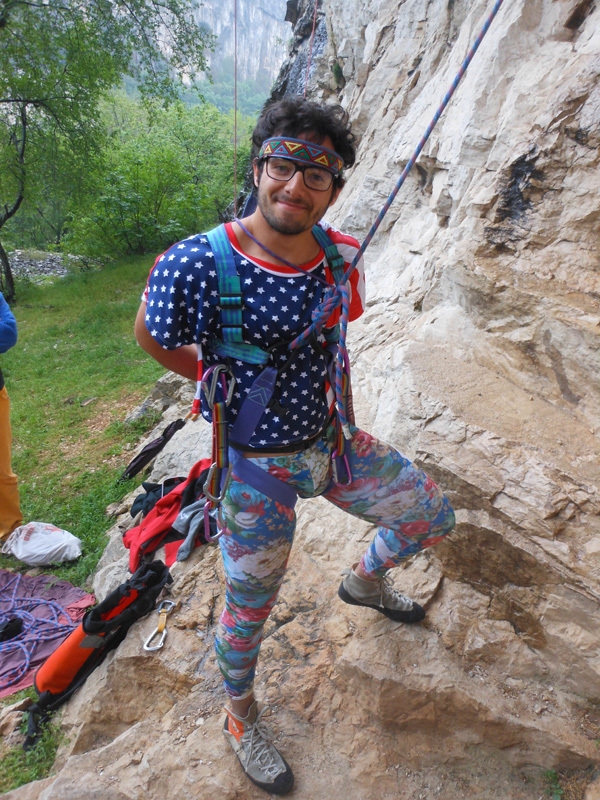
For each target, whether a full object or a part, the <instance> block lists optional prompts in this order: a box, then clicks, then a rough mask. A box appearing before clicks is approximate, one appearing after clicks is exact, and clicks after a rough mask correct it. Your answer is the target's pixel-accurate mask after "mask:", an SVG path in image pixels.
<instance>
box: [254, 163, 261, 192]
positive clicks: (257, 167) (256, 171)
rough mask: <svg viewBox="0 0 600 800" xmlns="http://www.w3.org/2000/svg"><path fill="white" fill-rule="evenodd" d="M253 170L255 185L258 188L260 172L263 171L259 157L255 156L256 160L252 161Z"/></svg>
mask: <svg viewBox="0 0 600 800" xmlns="http://www.w3.org/2000/svg"><path fill="white" fill-rule="evenodd" d="M252 171H253V173H254V185H255V186H256V188H257V189H258V182H259V181H260V174H261V172H262V168H261V166H260V164H259V161H258V159H257V158H255V159H254V161H253V162H252Z"/></svg>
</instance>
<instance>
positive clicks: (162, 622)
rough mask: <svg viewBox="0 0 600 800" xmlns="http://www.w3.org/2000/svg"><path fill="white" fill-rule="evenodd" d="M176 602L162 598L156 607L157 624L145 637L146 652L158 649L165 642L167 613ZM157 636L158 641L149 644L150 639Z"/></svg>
mask: <svg viewBox="0 0 600 800" xmlns="http://www.w3.org/2000/svg"><path fill="white" fill-rule="evenodd" d="M176 605H177V604H176V603H174V602H173V600H163V601H162V603H161V604H160V605H159V607H158V626H157V628H156V630H154V631H153V632H152V633H151V634H150V636H149V637H148V638H147V639H146V641H145V643H144V650H147V651H148V652H152V651H154V650H160V649H161V647H162V646H163V645H164V643H165V639H166V638H167V614H169V612H171V611H172V610H173V609H174V608H175V606H176ZM156 637H158V641H157V643H156V644H151V642H152V640H153V639H155V638H156Z"/></svg>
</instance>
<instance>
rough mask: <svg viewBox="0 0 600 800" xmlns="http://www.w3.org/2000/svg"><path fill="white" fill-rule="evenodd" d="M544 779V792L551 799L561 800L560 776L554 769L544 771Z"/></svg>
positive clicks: (562, 790)
mask: <svg viewBox="0 0 600 800" xmlns="http://www.w3.org/2000/svg"><path fill="white" fill-rule="evenodd" d="M544 781H545V783H546V789H545V792H546V794H547V795H548V797H550V798H551V800H561V798H562V796H563V794H564V793H565V791H564V789H563V788H562V786H561V784H560V776H559V775H558V773H556V772H555V771H554V770H548V771H547V772H544Z"/></svg>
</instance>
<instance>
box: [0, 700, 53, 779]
mask: <svg viewBox="0 0 600 800" xmlns="http://www.w3.org/2000/svg"><path fill="white" fill-rule="evenodd" d="M25 697H30V698H31V699H32V700H33V699H35V691H34V690H33V689H24V690H23V691H21V692H18V693H17V694H15V695H13V696H11V697H9V698H5V699H4V700H2V701H1V703H0V705H7V704H8V701H10V702H11V703H14V702H17V700H21V699H23V698H25ZM26 726H27V718H26V717H24V719H23V723H22V725H21V731H22V733H23V734H25V729H26ZM61 741H62V734H61V731H60V730H59V728H58V726H57V725H56V724H53V723H52V722H48V723H47V724H45V725H43V726H42V728H41V735H40V738H39V739H38V741H37V742H36V744H35V745H34V746H33V747H32V748H31V749H30V750H28V751H25V750H23V748H22V747H7V746H6V745H5V744H4V743H3V742H0V794H4V792H8V791H10V790H11V789H15V788H17V787H18V786H22V785H23V784H25V783H30V782H31V781H37V780H41V779H42V778H45V777H47V776H48V775H49V773H50V771H51V769H52V764H53V763H54V759H55V758H56V751H57V750H58V747H59V745H60V744H61Z"/></svg>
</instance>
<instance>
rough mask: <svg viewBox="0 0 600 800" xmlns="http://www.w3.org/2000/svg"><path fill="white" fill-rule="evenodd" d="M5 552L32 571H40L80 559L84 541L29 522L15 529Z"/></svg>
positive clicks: (47, 525) (38, 523)
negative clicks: (33, 568) (50, 566)
mask: <svg viewBox="0 0 600 800" xmlns="http://www.w3.org/2000/svg"><path fill="white" fill-rule="evenodd" d="M2 552H3V553H6V554H10V555H13V556H14V557H15V558H18V559H19V561H22V562H23V563H24V564H29V566H31V567H39V566H42V565H44V564H58V563H60V562H61V561H73V560H74V559H76V558H79V556H80V555H81V540H80V539H78V538H77V537H76V536H73V534H72V533H69V531H63V530H62V529H61V528H57V527H56V525H51V524H50V523H49V522H28V523H27V525H20V526H19V527H18V528H15V529H14V531H13V532H12V533H11V535H10V536H9V537H8V539H7V540H6V541H5V542H4V545H3V546H2Z"/></svg>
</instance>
